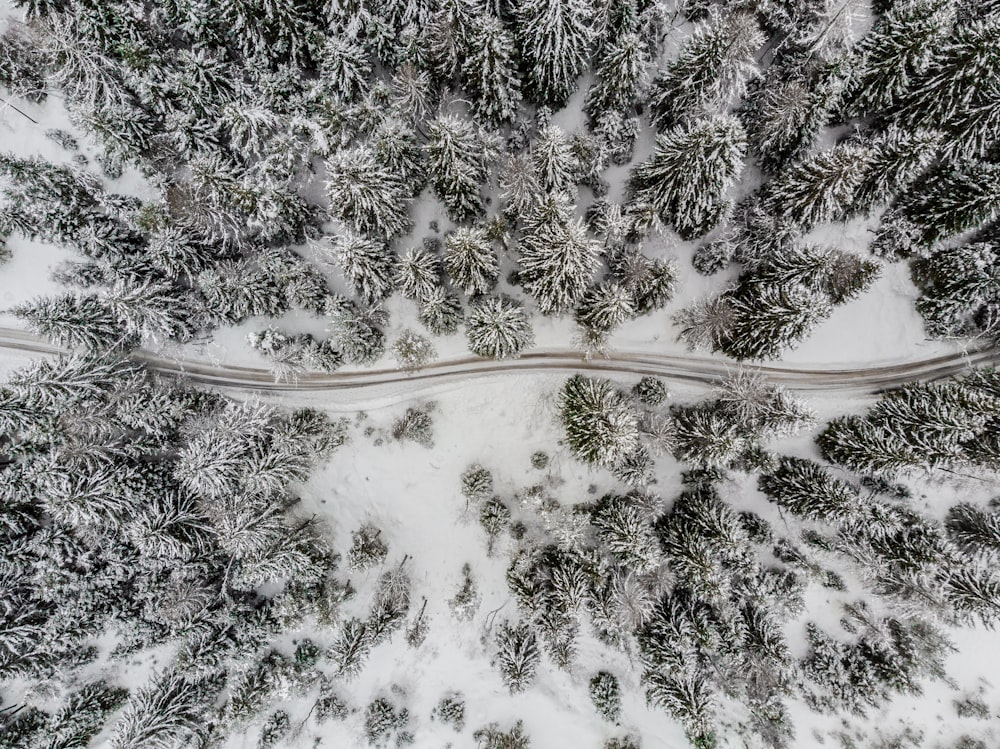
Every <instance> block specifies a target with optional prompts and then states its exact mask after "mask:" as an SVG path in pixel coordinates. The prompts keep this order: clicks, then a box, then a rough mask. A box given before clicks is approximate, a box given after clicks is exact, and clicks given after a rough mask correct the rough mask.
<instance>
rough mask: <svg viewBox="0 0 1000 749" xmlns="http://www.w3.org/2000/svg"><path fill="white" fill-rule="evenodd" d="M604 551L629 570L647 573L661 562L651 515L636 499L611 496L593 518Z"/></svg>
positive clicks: (599, 504)
mask: <svg viewBox="0 0 1000 749" xmlns="http://www.w3.org/2000/svg"><path fill="white" fill-rule="evenodd" d="M591 523H592V525H593V526H594V527H595V528H596V529H597V536H598V538H599V539H600V542H601V546H602V547H603V549H604V550H605V551H606V552H607V553H609V554H611V556H612V557H614V559H615V560H616V562H617V563H618V564H620V565H621V566H622V567H623V568H625V569H627V570H631V571H634V572H636V573H638V574H644V573H647V572H651V571H653V570H654V569H656V567H657V565H659V564H660V563H661V562H662V557H661V555H660V553H659V543H658V542H657V540H656V535H655V534H654V532H653V527H652V525H650V523H649V520H648V516H646V515H645V513H643V511H642V508H641V507H640V506H639V505H638V503H637V502H636V501H635V497H633V496H619V495H616V494H608V495H606V496H604V497H602V498H601V499H600V501H599V502H598V503H597V506H596V508H595V509H594V511H593V513H592V515H591Z"/></svg>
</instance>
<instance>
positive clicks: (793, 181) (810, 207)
mask: <svg viewBox="0 0 1000 749" xmlns="http://www.w3.org/2000/svg"><path fill="white" fill-rule="evenodd" d="M874 155H875V154H874V150H873V149H872V148H871V147H870V146H868V145H863V144H858V143H842V144H838V145H836V146H834V147H833V148H830V149H828V150H826V151H820V152H819V153H817V154H814V155H812V156H809V157H807V158H805V159H804V160H803V161H800V162H798V163H797V164H793V165H791V166H788V167H786V168H785V169H784V170H783V171H782V172H781V173H780V174H778V175H777V176H776V177H775V178H774V179H773V180H772V181H771V182H769V183H767V185H766V187H765V188H764V194H763V205H764V207H765V208H766V209H767V210H768V211H770V212H771V213H772V214H773V215H775V216H778V217H779V218H781V219H784V220H786V221H789V222H791V223H793V224H795V225H797V226H798V227H800V228H801V229H803V230H808V229H811V228H812V227H813V226H815V225H816V224H820V223H825V222H827V221H839V220H841V219H843V218H844V217H845V215H846V213H847V212H848V210H849V209H850V207H851V206H852V204H853V203H854V200H855V196H856V195H857V193H858V189H859V187H860V186H861V185H862V183H863V182H864V180H865V177H866V176H867V175H868V173H869V168H870V165H871V163H872V160H873V158H874Z"/></svg>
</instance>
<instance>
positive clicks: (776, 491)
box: [759, 456, 864, 523]
mask: <svg viewBox="0 0 1000 749" xmlns="http://www.w3.org/2000/svg"><path fill="white" fill-rule="evenodd" d="M759 486H760V490H761V491H762V492H763V493H764V494H766V495H767V496H768V497H769V498H770V499H771V500H772V501H773V502H775V503H777V504H778V506H779V507H782V508H784V509H787V510H789V511H790V512H792V513H794V514H795V515H798V516H800V517H804V518H808V519H809V520H820V521H823V522H829V523H850V522H855V521H857V520H860V519H861V518H862V516H863V511H864V506H863V504H862V501H861V497H860V496H859V494H858V491H857V489H856V488H854V487H852V486H850V485H849V484H847V483H846V482H844V481H841V480H840V479H837V478H834V477H833V476H831V475H830V473H829V471H827V470H826V469H825V468H824V467H823V466H821V465H820V464H819V463H815V462H813V461H811V460H807V459H805V458H792V457H788V456H784V457H782V458H781V460H780V462H779V464H778V468H777V470H775V471H774V472H772V473H768V474H765V475H763V476H761V477H760V481H759Z"/></svg>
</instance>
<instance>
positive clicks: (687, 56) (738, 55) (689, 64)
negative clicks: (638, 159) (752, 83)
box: [649, 12, 764, 131]
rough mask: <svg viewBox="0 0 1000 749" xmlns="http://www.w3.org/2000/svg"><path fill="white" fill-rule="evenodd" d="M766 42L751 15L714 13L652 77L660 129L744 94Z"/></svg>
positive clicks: (653, 104) (652, 111) (718, 108)
mask: <svg viewBox="0 0 1000 749" xmlns="http://www.w3.org/2000/svg"><path fill="white" fill-rule="evenodd" d="M763 44H764V35H763V34H762V33H761V31H760V27H759V26H758V24H757V19H756V18H755V17H754V15H753V14H752V13H746V12H740V13H735V14H729V15H723V14H718V15H714V16H713V17H712V18H711V19H710V20H709V21H708V22H706V23H704V24H701V25H699V26H698V27H697V28H696V29H695V32H694V34H693V35H692V36H691V37H690V38H689V39H688V40H687V42H686V43H685V45H684V46H683V47H682V48H681V51H680V54H679V55H678V56H677V57H676V58H674V59H673V60H671V62H670V63H669V64H668V65H667V67H666V68H665V69H664V70H663V71H662V72H660V74H659V75H657V76H656V78H654V79H653V83H652V86H651V87H650V92H649V108H650V117H651V119H652V121H653V124H654V125H655V126H656V128H657V129H658V130H661V131H664V130H668V129H671V128H674V127H676V126H677V125H679V124H683V123H684V122H685V121H687V120H688V119H690V118H693V117H698V116H701V115H703V114H706V113H712V112H715V111H721V110H724V109H725V108H726V106H727V105H728V104H729V103H730V102H731V101H732V100H734V99H736V98H737V97H739V96H741V95H742V94H743V91H744V90H745V87H746V81H747V79H748V78H749V77H750V76H751V75H753V74H754V72H755V71H756V66H755V65H754V55H755V54H756V53H757V50H758V49H760V47H762V46H763Z"/></svg>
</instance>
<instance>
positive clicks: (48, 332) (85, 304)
mask: <svg viewBox="0 0 1000 749" xmlns="http://www.w3.org/2000/svg"><path fill="white" fill-rule="evenodd" d="M11 312H12V313H13V314H14V316H15V317H19V318H21V319H22V320H24V321H25V322H27V323H28V325H29V327H31V329H32V330H34V331H35V332H36V333H38V334H39V335H41V336H44V337H45V338H48V339H49V340H51V341H52V342H53V343H55V344H56V345H58V346H65V347H67V348H71V349H87V350H92V351H102V350H107V349H115V348H118V347H120V346H124V345H127V344H128V343H129V336H128V334H127V333H126V331H125V328H124V326H123V325H122V324H121V322H120V320H119V319H118V317H117V316H116V315H115V314H114V312H113V311H112V309H111V307H110V306H109V305H108V304H106V303H105V302H104V301H103V300H102V299H101V298H100V297H99V296H98V295H96V294H80V293H78V292H69V293H66V294H62V295H60V296H57V297H48V298H44V299H39V300H37V301H35V302H33V303H30V304H22V305H19V306H17V307H15V308H14V309H12V310H11Z"/></svg>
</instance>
